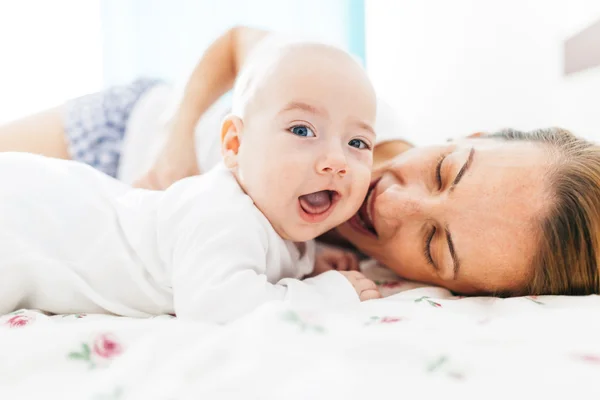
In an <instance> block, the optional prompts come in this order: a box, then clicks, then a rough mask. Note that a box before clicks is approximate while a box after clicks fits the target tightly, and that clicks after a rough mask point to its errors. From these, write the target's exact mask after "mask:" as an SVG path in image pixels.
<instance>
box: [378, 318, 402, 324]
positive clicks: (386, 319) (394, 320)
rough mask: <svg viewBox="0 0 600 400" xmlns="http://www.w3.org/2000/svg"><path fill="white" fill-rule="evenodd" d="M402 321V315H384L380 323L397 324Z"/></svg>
mask: <svg viewBox="0 0 600 400" xmlns="http://www.w3.org/2000/svg"><path fill="white" fill-rule="evenodd" d="M400 321H402V318H400V317H383V318H381V320H380V321H379V323H381V324H395V323H396V322H400Z"/></svg>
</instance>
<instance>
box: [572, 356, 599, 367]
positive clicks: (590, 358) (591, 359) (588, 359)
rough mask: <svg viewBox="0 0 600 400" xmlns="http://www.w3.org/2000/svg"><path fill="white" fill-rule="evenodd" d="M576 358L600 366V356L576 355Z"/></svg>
mask: <svg viewBox="0 0 600 400" xmlns="http://www.w3.org/2000/svg"><path fill="white" fill-rule="evenodd" d="M575 357H576V358H578V359H580V360H581V361H585V362H589V363H592V364H600V356H599V355H597V354H590V353H587V354H576V355H575Z"/></svg>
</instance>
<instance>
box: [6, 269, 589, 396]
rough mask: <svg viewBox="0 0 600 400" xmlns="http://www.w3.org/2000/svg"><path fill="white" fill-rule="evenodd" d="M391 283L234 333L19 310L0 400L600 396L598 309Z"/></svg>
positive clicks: (257, 317) (263, 316)
mask: <svg viewBox="0 0 600 400" xmlns="http://www.w3.org/2000/svg"><path fill="white" fill-rule="evenodd" d="M390 282H395V281H394V279H393V278H392V277H390V276H383V277H381V278H380V279H379V284H380V287H382V288H383V289H384V290H389V291H392V290H394V293H392V294H390V295H389V296H388V297H386V298H384V299H381V300H374V301H368V302H364V303H361V304H360V305H358V306H357V307H356V308H353V309H339V310H333V309H319V310H316V309H296V308H290V307H289V306H288V305H287V304H285V303H278V302H274V303H272V304H267V305H265V306H264V307H261V308H259V309H257V310H256V311H255V312H253V313H252V314H250V315H248V316H246V317H244V318H241V319H240V320H238V321H235V322H234V323H231V324H228V325H217V324H207V323H201V322H187V321H181V320H178V319H177V318H173V316H171V315H165V316H157V317H154V318H147V319H133V318H121V317H114V316H106V315H83V314H70V315H57V316H51V315H46V314H44V313H41V312H37V311H34V310H19V311H16V312H14V313H10V314H8V315H4V316H1V317H0V354H2V357H0V398H2V399H4V398H15V399H16V398H61V399H106V400H108V399H111V400H116V399H125V398H127V399H129V398H133V399H138V398H139V399H170V398H173V399H174V398H211V399H228V398H247V399H258V398H260V399H273V400H276V399H277V400H278V399H281V398H286V400H287V399H291V400H294V399H298V400H300V399H307V398H310V399H327V400H331V399H335V398H345V399H360V400H364V399H365V398H377V397H380V398H390V395H391V394H395V395H397V394H398V393H399V389H398V388H401V391H402V392H403V393H416V394H418V397H415V398H459V397H460V398H466V399H469V398H473V399H480V398H482V397H488V396H491V397H493V398H513V397H514V393H515V392H514V390H515V388H516V387H519V388H520V389H519V394H520V396H519V397H522V398H527V397H531V398H559V397H564V398H567V397H569V398H571V397H577V395H585V396H586V398H595V397H599V396H600V387H599V386H598V385H596V383H595V382H596V379H597V376H598V373H600V341H599V340H598V337H600V318H598V317H597V316H598V315H600V297H598V296H587V297H560V296H540V297H535V296H528V297H520V298H509V299H501V298H491V297H461V296H454V295H452V294H451V293H450V292H449V291H447V290H445V289H441V288H435V287H429V286H425V285H418V284H413V283H410V282H403V283H401V284H398V285H395V284H391V283H390ZM31 382H35V384H31ZM15 394H18V395H15ZM413 397H414V396H412V397H410V398H413ZM580 397H581V396H580Z"/></svg>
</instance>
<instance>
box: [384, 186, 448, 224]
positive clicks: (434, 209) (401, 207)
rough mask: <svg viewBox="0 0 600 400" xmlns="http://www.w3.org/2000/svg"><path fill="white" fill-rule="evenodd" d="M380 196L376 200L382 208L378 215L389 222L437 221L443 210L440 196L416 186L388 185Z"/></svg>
mask: <svg viewBox="0 0 600 400" xmlns="http://www.w3.org/2000/svg"><path fill="white" fill-rule="evenodd" d="M380 196H381V197H380ZM380 196H378V197H380V199H378V200H379V202H380V203H381V205H382V206H383V207H382V208H381V209H380V213H381V214H383V216H385V217H387V218H386V219H389V220H390V221H391V220H396V221H415V220H429V219H438V218H439V217H440V215H441V214H442V213H443V209H444V201H443V199H442V198H441V197H440V196H436V195H434V194H432V193H429V192H428V191H427V190H425V189H423V188H421V187H420V186H417V185H415V186H411V185H401V184H394V185H390V186H389V187H387V188H386V189H385V190H384V191H383V193H381V195H380Z"/></svg>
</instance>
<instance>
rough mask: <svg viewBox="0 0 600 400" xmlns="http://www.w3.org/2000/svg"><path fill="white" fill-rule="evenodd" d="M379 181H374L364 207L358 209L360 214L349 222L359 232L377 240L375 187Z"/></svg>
mask: <svg viewBox="0 0 600 400" xmlns="http://www.w3.org/2000/svg"><path fill="white" fill-rule="evenodd" d="M378 182H379V179H377V180H375V181H373V182H372V183H371V185H370V187H369V191H368V192H367V197H366V198H365V201H364V202H363V204H362V206H361V207H360V208H359V209H358V212H357V213H356V214H355V215H354V216H353V217H352V218H350V220H349V221H348V222H349V223H350V225H351V226H352V227H353V228H354V229H356V230H357V231H359V232H361V233H363V234H365V235H369V236H371V237H374V238H377V229H376V228H375V223H374V220H373V216H374V215H375V197H376V196H375V195H374V194H375V192H376V191H375V187H376V186H377V183H378Z"/></svg>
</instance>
